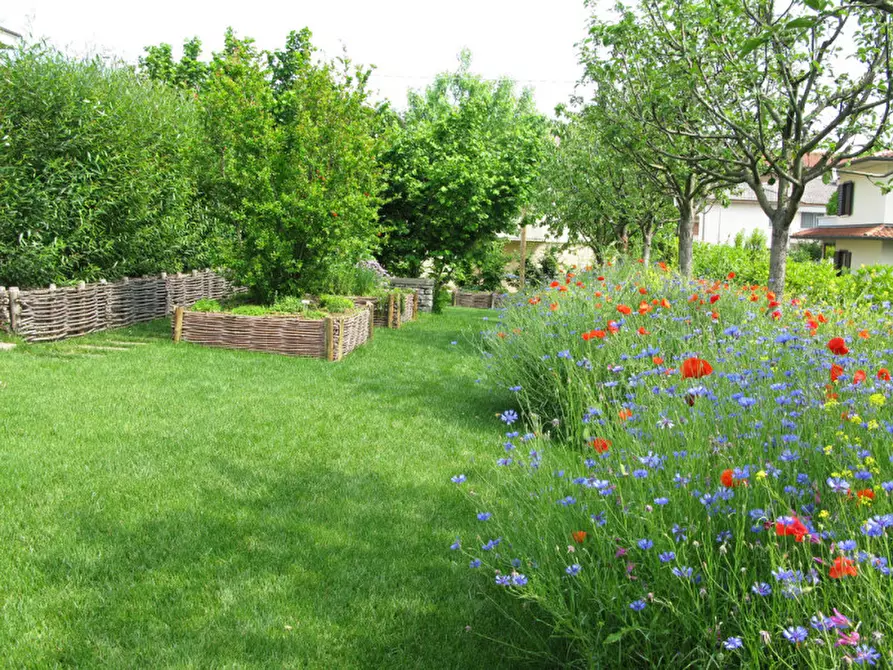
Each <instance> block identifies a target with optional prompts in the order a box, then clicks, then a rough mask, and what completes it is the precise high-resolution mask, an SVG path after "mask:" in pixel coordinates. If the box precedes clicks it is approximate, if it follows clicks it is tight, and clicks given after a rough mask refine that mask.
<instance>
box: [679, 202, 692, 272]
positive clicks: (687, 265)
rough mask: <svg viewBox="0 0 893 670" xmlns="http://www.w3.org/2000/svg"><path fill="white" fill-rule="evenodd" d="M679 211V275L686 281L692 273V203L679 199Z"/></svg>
mask: <svg viewBox="0 0 893 670" xmlns="http://www.w3.org/2000/svg"><path fill="white" fill-rule="evenodd" d="M676 207H677V208H678V209H679V228H678V230H677V234H678V236H679V273H680V274H681V275H682V276H683V277H685V278H686V279H691V272H692V244H693V242H694V231H693V221H692V201H691V200H690V199H684V198H679V199H677V201H676Z"/></svg>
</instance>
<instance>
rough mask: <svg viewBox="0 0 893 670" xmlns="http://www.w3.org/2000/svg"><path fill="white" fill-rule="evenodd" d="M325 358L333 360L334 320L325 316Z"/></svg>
mask: <svg viewBox="0 0 893 670" xmlns="http://www.w3.org/2000/svg"><path fill="white" fill-rule="evenodd" d="M326 360H327V361H333V360H335V320H334V319H333V318H332V317H331V316H327V317H326Z"/></svg>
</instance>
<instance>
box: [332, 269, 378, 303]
mask: <svg viewBox="0 0 893 670" xmlns="http://www.w3.org/2000/svg"><path fill="white" fill-rule="evenodd" d="M322 292H325V293H332V294H334V295H353V296H380V295H384V294H385V293H387V286H386V284H385V281H384V279H383V278H382V277H380V276H379V274H378V273H377V272H375V270H373V269H371V268H368V267H362V266H357V265H354V264H351V263H335V264H333V265H331V266H330V267H329V269H328V272H327V274H326V279H325V282H324V284H323V287H322Z"/></svg>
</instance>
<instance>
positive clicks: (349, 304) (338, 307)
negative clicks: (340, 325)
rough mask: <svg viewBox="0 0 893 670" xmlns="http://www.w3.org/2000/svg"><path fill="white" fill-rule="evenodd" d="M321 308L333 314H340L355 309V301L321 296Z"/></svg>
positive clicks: (334, 296)
mask: <svg viewBox="0 0 893 670" xmlns="http://www.w3.org/2000/svg"><path fill="white" fill-rule="evenodd" d="M319 306H320V307H321V308H322V309H324V310H326V311H328V312H331V313H333V314H340V313H341V312H346V311H347V310H349V309H353V308H354V304H353V300H351V299H350V298H344V297H342V296H340V295H321V296H319Z"/></svg>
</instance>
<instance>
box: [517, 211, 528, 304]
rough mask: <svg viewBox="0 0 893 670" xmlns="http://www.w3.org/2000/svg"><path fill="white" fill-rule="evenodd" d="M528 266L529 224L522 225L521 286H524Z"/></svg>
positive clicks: (519, 275)
mask: <svg viewBox="0 0 893 670" xmlns="http://www.w3.org/2000/svg"><path fill="white" fill-rule="evenodd" d="M526 267H527V226H526V225H524V226H521V267H520V269H519V270H518V278H519V279H520V283H521V288H522V289H523V288H524V271H525V269H526Z"/></svg>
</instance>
